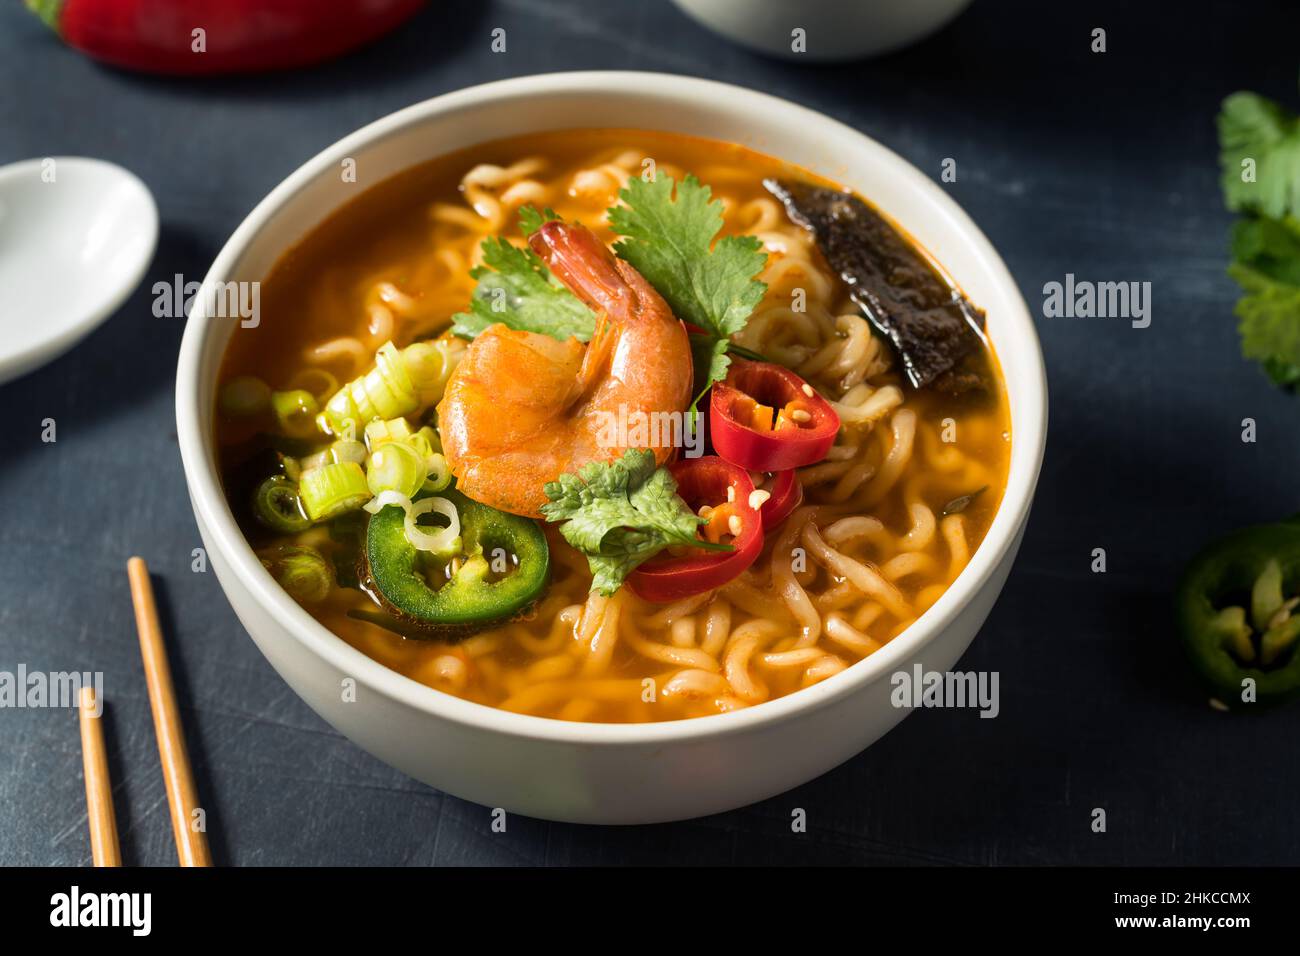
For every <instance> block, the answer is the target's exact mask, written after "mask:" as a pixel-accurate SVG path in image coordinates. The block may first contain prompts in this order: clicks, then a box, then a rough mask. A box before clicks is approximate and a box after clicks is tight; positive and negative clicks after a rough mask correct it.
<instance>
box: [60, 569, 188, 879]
mask: <svg viewBox="0 0 1300 956" xmlns="http://www.w3.org/2000/svg"><path fill="white" fill-rule="evenodd" d="M126 573H127V577H128V578H129V579H130V581H131V603H132V604H133V605H135V627H136V630H137V631H138V632H139V634H140V656H141V658H142V659H143V661H144V679H145V684H146V685H147V686H148V688H149V707H150V709H151V710H152V711H153V729H154V735H155V736H156V737H157V738H158V756H159V758H160V759H161V761H162V772H163V782H164V784H165V786H166V788H167V804H168V806H169V807H170V809H171V818H172V836H173V837H174V838H175V840H176V852H177V854H178V855H179V857H180V864H181V866H211V865H212V855H211V854H210V853H209V851H208V838H207V835H206V834H205V833H204V832H203V831H202V830H195V829H194V827H193V826H191V821H192V820H193V819H194V812H195V810H197V809H198V808H199V791H198V788H197V787H196V786H195V785H194V772H193V770H192V769H191V768H190V758H189V755H188V754H187V753H186V751H185V734H184V732H183V731H182V730H181V718H180V711H179V709H178V708H177V706H176V688H175V686H174V685H173V684H172V672H171V667H170V666H169V665H168V663H167V649H166V648H165V647H164V646H163V638H162V627H161V626H160V625H159V623H158V606H157V604H156V603H155V602H154V596H153V585H152V584H151V583H150V582H149V568H148V566H147V565H146V564H145V563H144V559H143V558H132V559H131V560H130V561H128V562H127V563H126ZM78 703H79V705H80V708H79V710H80V724H81V753H82V763H83V765H84V767H85V775H86V808H87V816H88V818H89V821H90V851H91V857H92V859H93V860H94V862H95V866H121V865H122V852H121V849H120V847H119V845H118V840H117V819H116V817H115V815H114V813H113V788H112V783H111V781H110V780H109V776H108V754H107V751H106V750H105V748H104V732H103V728H102V726H101V725H100V718H98V717H96V716H95V711H96V709H97V706H96V705H97V701H96V700H95V692H94V690H93V689H91V688H89V687H83V688H82V690H81V699H80V701H79V702H78Z"/></svg>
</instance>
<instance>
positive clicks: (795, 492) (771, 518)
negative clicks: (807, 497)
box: [758, 468, 803, 531]
mask: <svg viewBox="0 0 1300 956" xmlns="http://www.w3.org/2000/svg"><path fill="white" fill-rule="evenodd" d="M771 494H772V497H770V498H768V499H767V500H766V501H764V502H763V507H762V508H760V509H759V512H758V513H759V514H760V515H762V517H763V530H764V531H771V530H772V529H773V528H775V527H777V526H778V525H779V524H780V523H781V522H782V521H784V520H785V519H786V518H788V517H790V512H792V511H794V509H795V508H798V507H799V506H800V505H801V504H803V485H802V484H801V483H800V481H799V475H798V474H797V473H796V472H795V470H794V469H793V468H791V469H789V470H788V471H780V472H777V474H776V481H775V482H774V483H773V484H772V492H771Z"/></svg>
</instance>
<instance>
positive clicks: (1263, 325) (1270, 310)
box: [1228, 262, 1300, 388]
mask: <svg viewBox="0 0 1300 956" xmlns="http://www.w3.org/2000/svg"><path fill="white" fill-rule="evenodd" d="M1228 274H1229V275H1230V276H1232V277H1233V278H1234V279H1236V280H1237V282H1238V283H1239V284H1240V285H1241V287H1242V289H1243V290H1245V293H1246V294H1245V295H1244V296H1242V298H1241V299H1240V300H1239V301H1238V302H1237V307H1236V309H1235V310H1234V312H1235V313H1236V316H1237V318H1238V320H1239V321H1238V325H1237V329H1238V331H1239V332H1240V333H1241V352H1242V354H1243V355H1244V356H1245V357H1246V358H1249V359H1255V360H1256V361H1258V362H1261V363H1263V365H1264V371H1265V372H1267V373H1268V376H1269V378H1271V379H1272V380H1273V381H1274V383H1275V384H1277V385H1280V386H1282V387H1284V388H1286V387H1294V386H1295V385H1297V384H1300V285H1291V284H1289V283H1285V282H1280V281H1278V280H1276V279H1274V278H1272V277H1270V276H1268V275H1266V274H1265V273H1263V272H1260V271H1259V270H1257V269H1254V268H1252V267H1250V266H1248V265H1244V264H1242V263H1240V262H1234V263H1233V264H1232V265H1230V266H1229V267H1228Z"/></svg>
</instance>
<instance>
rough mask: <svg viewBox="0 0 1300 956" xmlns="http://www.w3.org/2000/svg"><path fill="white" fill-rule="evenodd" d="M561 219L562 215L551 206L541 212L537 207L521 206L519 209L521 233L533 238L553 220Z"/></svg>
mask: <svg viewBox="0 0 1300 956" xmlns="http://www.w3.org/2000/svg"><path fill="white" fill-rule="evenodd" d="M559 218H560V214H559V213H557V212H556V211H555V210H554V209H552V208H551V207H550V206H547V207H546V208H545V209H543V210H542V211H541V212H538V211H537V207H535V206H521V207H520V208H519V231H520V232H522V233H523V234H524V235H525V236H531V235H532V234H533V233H535V232H536V231H537V230H538V229H541V228H542V226H543V225H545V224H546V223H548V222H550V221H551V220H552V219H559Z"/></svg>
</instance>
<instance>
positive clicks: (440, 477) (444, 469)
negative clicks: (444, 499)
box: [423, 451, 451, 492]
mask: <svg viewBox="0 0 1300 956" xmlns="http://www.w3.org/2000/svg"><path fill="white" fill-rule="evenodd" d="M424 468H425V471H427V472H428V473H429V477H428V478H426V479H425V481H424V485H423V490H425V491H433V492H438V491H446V490H447V487H448V486H449V485H450V484H451V468H450V466H448V464H447V459H446V457H444V456H443V455H442V453H441V452H436V451H435V452H433V453H432V454H431V455H429V456H428V457H427V458H425V459H424Z"/></svg>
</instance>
